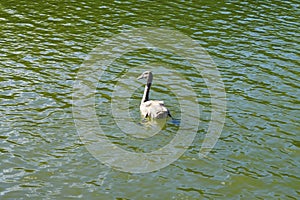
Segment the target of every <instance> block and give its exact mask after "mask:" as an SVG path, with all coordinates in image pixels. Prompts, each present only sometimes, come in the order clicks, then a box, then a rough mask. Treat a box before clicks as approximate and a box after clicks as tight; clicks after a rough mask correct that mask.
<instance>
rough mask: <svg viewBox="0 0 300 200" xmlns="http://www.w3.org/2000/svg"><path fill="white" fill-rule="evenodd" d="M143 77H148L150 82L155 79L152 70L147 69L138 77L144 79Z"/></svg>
mask: <svg viewBox="0 0 300 200" xmlns="http://www.w3.org/2000/svg"><path fill="white" fill-rule="evenodd" d="M143 78H145V79H147V82H148V83H151V82H152V79H153V75H152V72H151V71H145V72H144V73H142V74H141V75H140V76H139V77H138V78H137V79H143Z"/></svg>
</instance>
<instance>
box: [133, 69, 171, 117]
mask: <svg viewBox="0 0 300 200" xmlns="http://www.w3.org/2000/svg"><path fill="white" fill-rule="evenodd" d="M142 78H146V79H147V84H146V86H145V90H144V94H143V98H142V101H141V104H140V111H141V115H142V116H143V117H144V118H147V117H149V118H152V119H163V118H167V117H168V116H170V117H171V114H170V111H169V110H168V109H167V108H166V107H165V105H164V102H163V101H159V100H149V93H150V88H151V84H152V80H153V74H152V72H151V71H145V72H144V73H143V74H142V75H141V76H139V77H138V79H142Z"/></svg>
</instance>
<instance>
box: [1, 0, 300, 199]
mask: <svg viewBox="0 0 300 200" xmlns="http://www.w3.org/2000/svg"><path fill="white" fill-rule="evenodd" d="M299 6H300V3H299V2H298V1H296V0H292V1H275V0H274V1H272V0H270V1H226V2H224V1H198V2H191V1H172V2H159V1H140V2H135V1H115V2H112V1H96V0H83V1H76V0H74V1H55V0H50V1H38V2H34V1H27V0H21V1H10V0H8V1H2V2H1V3H0V22H1V26H0V30H1V31H0V34H1V39H0V158H1V162H0V199H103V200H106V199H116V200H117V199H119V200H120V199H133V200H135V199H136V200H140V199H299V196H300V190H299V185H300V176H299V174H300V169H299V166H300V135H299V133H300V124H299V117H300V106H299V105H300V90H299V89H300V81H299V80H300V68H299V60H300V57H299V55H300V44H299V36H300V31H299V30H300V25H299ZM147 27H149V29H150V28H153V27H154V28H163V29H168V30H174V31H178V32H179V33H181V34H182V35H184V36H186V37H188V38H191V39H193V41H195V42H196V43H197V44H198V45H199V46H200V45H201V46H202V47H203V48H204V49H205V50H206V52H207V53H208V54H209V55H210V57H211V59H212V60H213V61H214V63H215V65H216V66H217V68H218V71H219V72H220V75H221V79H222V81H223V83H224V86H225V92H226V104H227V106H226V118H225V123H224V127H223V129H222V133H221V135H220V138H219V140H218V142H217V143H216V145H215V146H214V148H213V149H212V150H211V152H210V153H209V154H208V155H207V156H206V157H204V158H199V155H198V153H199V150H200V148H201V145H202V143H203V141H204V138H205V135H206V133H207V131H208V128H209V123H210V119H211V117H212V101H211V98H212V96H213V95H211V94H210V91H209V88H208V87H207V85H206V81H205V79H204V78H205V77H202V76H201V74H200V73H197V71H196V70H194V68H193V67H192V66H191V65H190V64H189V63H187V62H185V59H184V58H181V57H178V55H174V54H172V53H171V52H166V51H163V50H159V49H139V50H136V51H130V52H126V53H124V54H122V55H119V56H118V58H117V59H116V60H115V61H114V62H113V63H110V64H109V65H107V66H105V71H104V73H103V74H102V76H101V79H100V78H99V80H97V84H96V86H97V88H96V90H95V100H94V102H95V104H94V106H95V107H94V110H95V112H96V115H97V117H98V118H97V121H98V122H99V125H100V126H101V127H102V130H103V132H104V133H105V135H106V136H107V138H108V139H109V141H110V142H111V143H113V144H115V145H116V146H118V147H120V148H122V149H124V150H126V151H130V152H136V153H145V152H151V151H155V150H156V149H160V148H162V147H164V146H165V145H167V144H168V143H169V142H170V141H172V138H174V137H175V135H176V133H177V132H178V130H179V129H180V127H181V126H184V125H185V124H189V123H190V124H191V125H194V124H197V126H198V127H197V131H196V136H195V138H194V139H193V142H192V144H191V145H189V147H188V148H187V149H186V151H185V153H184V154H183V155H181V156H180V157H179V158H178V159H176V160H175V161H174V162H172V163H170V164H169V165H167V166H165V167H163V168H160V169H158V170H155V171H153V172H148V173H128V172H124V171H122V170H121V171H120V170H118V169H117V168H111V167H110V166H107V165H104V164H103V163H102V162H101V161H100V160H98V159H97V158H96V156H94V155H93V153H91V152H90V149H88V148H87V143H86V142H85V141H84V140H82V138H81V137H80V134H78V131H79V129H80V127H78V124H76V123H75V122H76V120H75V119H74V113H73V111H74V110H72V107H73V106H74V105H73V102H74V99H73V97H74V84H75V83H76V80H77V75H78V73H79V71H80V68H81V67H82V66H83V65H82V64H83V63H84V62H85V60H86V59H88V58H89V56H90V55H91V52H93V50H94V48H96V47H97V46H98V45H100V44H101V42H103V41H105V40H106V39H107V38H110V37H113V36H115V34H119V33H122V32H124V31H125V32H126V31H130V30H132V29H133V28H147ZM154 39H156V38H154ZM170 39H172V37H171V36H170ZM173 40H175V39H174V38H173ZM122 45H125V46H126V42H125V43H124V44H122ZM180 45H181V41H180V40H178V49H177V50H178V51H185V49H182V48H181V46H180ZM116 48H118V46H117V45H116ZM188 50H189V51H191V52H193V49H188ZM194 51H195V53H197V52H196V50H194ZM108 54H109V52H108V51H105V50H104V51H103V54H102V53H101V52H100V55H99V56H100V57H101V55H108ZM101 67H102V66H101ZM149 68H151V70H152V71H153V73H154V83H153V86H152V88H153V89H152V91H151V92H152V93H151V98H152V97H153V99H161V100H164V102H165V104H166V105H168V108H169V109H170V111H171V113H172V115H173V116H174V118H176V119H174V120H171V119H169V120H168V121H167V123H166V125H165V127H164V128H163V129H162V130H161V134H157V135H155V136H153V137H149V138H145V139H143V138H133V137H131V136H128V135H127V134H125V133H124V130H123V131H122V127H120V126H118V125H117V124H116V122H117V121H116V118H114V116H113V115H112V113H113V110H112V108H111V102H112V101H113V100H114V98H115V97H118V98H119V99H122V95H125V96H126V95H127V94H126V91H127V90H130V89H132V88H133V86H134V87H136V89H134V90H133V91H132V94H130V99H129V108H130V111H129V112H128V116H127V117H128V118H124V119H123V123H125V124H126V123H127V122H129V121H130V120H131V121H133V122H134V123H135V124H137V127H140V128H141V129H143V128H145V127H146V128H148V129H155V126H149V127H148V125H145V124H144V122H143V121H142V120H141V119H140V114H139V103H140V98H141V96H142V93H143V84H144V82H143V81H136V80H135V79H136V77H137V76H138V75H139V73H140V72H142V71H144V70H147V69H149ZM165 68H168V69H169V70H171V71H172V70H173V72H174V73H175V72H176V73H177V74H179V75H180V76H182V77H185V78H186V79H185V80H187V81H188V83H189V85H190V87H191V88H192V89H188V88H187V86H188V85H186V86H184V84H185V83H186V82H185V81H184V80H183V79H178V77H177V76H175V75H174V74H173V73H172V74H170V73H167V72H166V71H165V70H164V69H165ZM103 69H104V66H103ZM129 72H130V73H129ZM128 74H129V75H130V76H129V75H128ZM155 77H156V78H155ZM119 78H122V79H123V80H124V79H125V80H126V79H128V80H133V79H134V81H133V82H132V85H130V84H128V85H126V84H124V85H123V86H122V87H123V88H124V90H125V91H124V92H123V93H122V91H120V93H118V95H117V96H114V93H113V92H114V88H115V86H116V84H117V83H118V80H119ZM169 82H172V83H174V85H173V87H174V88H179V89H180V88H181V89H182V90H180V91H181V92H182V93H181V95H182V96H184V97H185V98H184V99H183V102H185V103H184V105H186V106H187V107H186V109H187V110H188V109H192V110H197V111H199V113H200V116H198V117H197V116H194V115H193V116H191V117H194V118H191V119H193V120H191V121H190V122H185V121H184V120H180V119H181V117H182V115H183V113H184V112H183V111H182V110H181V108H180V106H183V104H180V102H179V100H178V98H176V97H177V96H178V94H176V92H175V91H174V90H172V89H170V88H171V86H170V85H168V83H169ZM191 90H193V91H194V92H195V93H196V97H195V98H196V102H197V105H196V107H192V108H189V107H188V105H192V102H193V101H192V97H191V96H190V93H189V91H191ZM117 100H118V99H117ZM121 102H122V101H121ZM191 115H192V114H191ZM82 119H83V120H86V121H88V120H89V119H88V118H85V115H82ZM74 120H75V121H74ZM76 125H77V126H76ZM127 128H128V129H129V131H134V130H136V127H131V126H128V127H127ZM85 131H86V132H89V130H88V129H87V130H85ZM132 162H134V161H132ZM121 164H122V163H121ZM134 164H143V163H134ZM124 165H125V160H124Z"/></svg>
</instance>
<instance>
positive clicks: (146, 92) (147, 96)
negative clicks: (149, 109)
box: [141, 83, 151, 103]
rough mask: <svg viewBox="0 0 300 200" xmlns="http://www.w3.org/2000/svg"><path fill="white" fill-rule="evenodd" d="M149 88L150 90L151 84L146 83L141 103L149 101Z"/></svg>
mask: <svg viewBox="0 0 300 200" xmlns="http://www.w3.org/2000/svg"><path fill="white" fill-rule="evenodd" d="M150 88H151V83H147V84H146V86H145V90H144V95H143V98H142V102H141V103H144V102H146V101H149V93H150Z"/></svg>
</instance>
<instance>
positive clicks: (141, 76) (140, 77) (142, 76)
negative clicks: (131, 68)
mask: <svg viewBox="0 0 300 200" xmlns="http://www.w3.org/2000/svg"><path fill="white" fill-rule="evenodd" d="M142 78H144V74H142V75H140V76H139V77H137V78H136V79H137V80H140V79H142Z"/></svg>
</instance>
